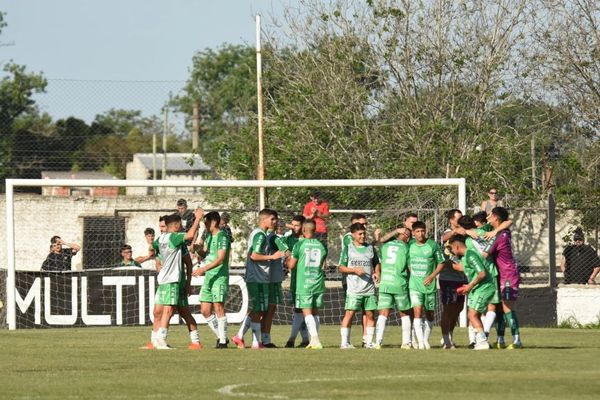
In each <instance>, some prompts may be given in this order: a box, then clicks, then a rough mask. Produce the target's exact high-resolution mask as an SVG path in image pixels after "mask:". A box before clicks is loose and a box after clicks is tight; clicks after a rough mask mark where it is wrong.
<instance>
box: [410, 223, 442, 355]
mask: <svg viewBox="0 0 600 400" xmlns="http://www.w3.org/2000/svg"><path fill="white" fill-rule="evenodd" d="M412 227H413V236H414V239H415V240H414V241H412V242H411V243H410V245H409V256H408V257H409V261H408V268H409V270H410V278H409V282H408V287H409V290H410V303H411V305H412V307H413V312H414V316H415V319H414V320H413V327H414V329H415V335H416V336H417V342H418V344H419V350H423V349H430V348H431V346H430V345H429V336H430V335H431V329H432V328H433V311H434V310H435V305H436V300H437V299H436V298H437V290H436V286H435V278H436V276H437V275H438V274H439V272H440V271H441V270H442V268H444V256H443V255H442V251H441V250H440V248H439V246H438V245H437V243H436V242H435V241H433V240H431V239H428V238H427V227H426V225H425V223H424V222H421V221H417V222H415V223H414V224H413V225H412ZM423 316H425V318H426V320H425V327H423V324H422V317H423Z"/></svg>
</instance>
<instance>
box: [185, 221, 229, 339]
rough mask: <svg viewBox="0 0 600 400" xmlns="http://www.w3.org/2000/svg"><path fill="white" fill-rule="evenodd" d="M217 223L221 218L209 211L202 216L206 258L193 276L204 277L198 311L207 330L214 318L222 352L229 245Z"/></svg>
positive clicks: (225, 318) (212, 325) (225, 234)
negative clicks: (206, 232)
mask: <svg viewBox="0 0 600 400" xmlns="http://www.w3.org/2000/svg"><path fill="white" fill-rule="evenodd" d="M220 223H221V217H220V215H219V213H218V212H216V211H211V212H209V213H208V214H206V215H205V216H204V224H205V226H206V230H207V231H208V235H207V236H206V239H205V241H204V243H205V246H206V250H207V252H206V253H205V252H204V251H202V252H201V254H200V256H201V257H203V256H205V258H204V260H203V263H202V264H203V265H202V266H200V267H199V268H197V269H196V270H195V271H194V272H193V273H192V275H193V276H202V275H204V283H203V284H202V290H201V291H200V312H201V313H202V315H203V316H204V318H205V319H206V322H207V324H208V325H209V327H214V322H215V321H214V320H215V318H216V320H217V321H216V322H217V324H216V325H217V332H216V333H217V338H218V340H217V348H218V349H223V348H227V317H226V315H225V306H224V305H225V300H226V299H227V293H228V291H229V252H230V250H231V243H230V242H229V236H228V235H227V233H226V232H224V231H222V230H221V229H220V228H219V226H220ZM213 309H214V314H213ZM215 314H216V316H215Z"/></svg>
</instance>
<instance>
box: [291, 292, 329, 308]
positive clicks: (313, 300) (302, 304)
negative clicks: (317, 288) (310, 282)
mask: <svg viewBox="0 0 600 400" xmlns="http://www.w3.org/2000/svg"><path fill="white" fill-rule="evenodd" d="M294 307H295V308H323V293H314V294H297V295H296V299H295V301H294Z"/></svg>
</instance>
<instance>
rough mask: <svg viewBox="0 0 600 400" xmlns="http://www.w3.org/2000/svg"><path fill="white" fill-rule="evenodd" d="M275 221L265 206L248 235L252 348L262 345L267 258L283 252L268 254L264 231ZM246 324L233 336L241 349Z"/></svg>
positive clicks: (248, 278) (271, 226) (248, 286)
mask: <svg viewBox="0 0 600 400" xmlns="http://www.w3.org/2000/svg"><path fill="white" fill-rule="evenodd" d="M276 222H277V212H276V211H274V210H271V209H268V208H265V209H263V210H261V211H260V212H259V213H258V227H257V228H255V229H254V230H253V231H252V232H251V233H250V237H249V238H248V251H247V253H246V275H245V280H246V287H247V288H248V294H249V295H250V301H251V303H252V306H251V310H250V313H249V321H250V328H251V329H252V348H253V349H262V348H264V346H263V344H262V333H261V325H260V324H261V320H262V318H263V317H264V315H265V313H266V312H267V309H268V306H269V267H270V265H271V264H270V261H271V260H276V259H278V258H281V257H282V256H283V253H281V252H275V253H274V254H268V248H267V247H268V242H267V231H268V230H269V229H274V228H275V224H276ZM247 326H248V325H247V324H246V323H243V324H242V326H240V330H239V331H238V333H237V335H235V336H234V337H233V338H232V340H233V342H234V343H235V344H236V345H237V346H238V348H240V349H243V348H244V347H245V344H244V333H246V330H247V329H248V328H247Z"/></svg>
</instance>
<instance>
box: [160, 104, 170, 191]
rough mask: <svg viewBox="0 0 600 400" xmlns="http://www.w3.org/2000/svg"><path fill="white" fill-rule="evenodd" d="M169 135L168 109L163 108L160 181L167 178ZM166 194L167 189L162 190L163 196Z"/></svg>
mask: <svg viewBox="0 0 600 400" xmlns="http://www.w3.org/2000/svg"><path fill="white" fill-rule="evenodd" d="M168 134H169V108H168V107H167V106H165V108H164V125H163V141H162V150H163V159H162V176H161V179H162V180H165V179H166V177H167V135H168ZM166 192H167V188H163V194H165V193H166Z"/></svg>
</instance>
